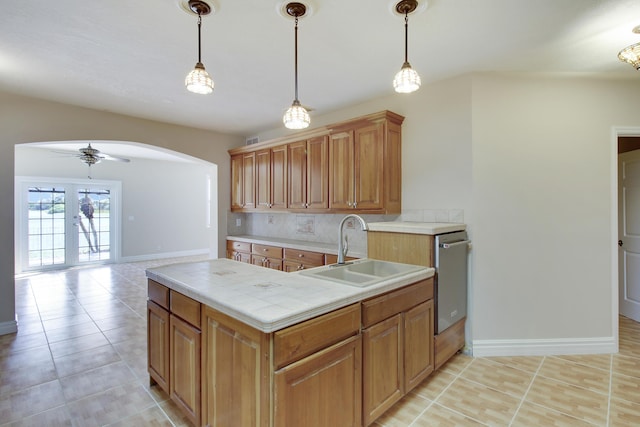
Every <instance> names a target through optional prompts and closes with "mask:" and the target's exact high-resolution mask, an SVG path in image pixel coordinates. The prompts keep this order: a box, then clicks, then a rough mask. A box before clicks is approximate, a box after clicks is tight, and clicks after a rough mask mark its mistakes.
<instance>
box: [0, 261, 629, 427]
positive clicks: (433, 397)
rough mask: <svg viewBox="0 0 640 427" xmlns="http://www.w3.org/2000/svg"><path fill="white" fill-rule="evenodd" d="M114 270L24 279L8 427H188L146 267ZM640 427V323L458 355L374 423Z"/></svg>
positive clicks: (2, 425) (4, 383) (0, 424)
mask: <svg viewBox="0 0 640 427" xmlns="http://www.w3.org/2000/svg"><path fill="white" fill-rule="evenodd" d="M176 261H184V259H180V260H162V261H158V262H147V263H132V264H117V265H109V266H99V267H93V268H83V269H71V270H65V271H60V272H51V273H46V274H35V275H31V276H25V277H21V278H17V279H16V311H17V313H18V316H19V324H20V327H19V332H18V334H11V335H4V336H0V427H6V426H38V427H40V426H76V427H84V426H107V425H108V426H185V425H187V426H188V425H189V424H188V422H186V421H185V420H184V419H183V418H182V417H181V416H180V414H179V412H178V411H177V409H176V407H175V406H174V405H173V404H172V402H171V401H170V400H169V399H168V396H167V395H166V394H165V393H163V392H161V391H158V390H157V388H156V387H149V382H148V376H147V373H146V279H145V275H144V270H145V268H147V267H151V266H156V265H161V264H168V263H171V262H176ZM483 425H484V426H572V427H573V426H609V427H614V426H638V425H640V324H638V323H636V322H633V321H631V320H629V319H626V318H624V317H621V318H620V353H618V354H614V355H591V356H565V357H496V358H471V357H468V356H464V355H458V356H456V357H454V358H453V359H452V360H451V361H450V362H449V363H447V364H446V365H445V366H444V367H442V368H441V369H440V370H439V371H438V372H437V373H436V374H434V375H432V376H431V377H430V378H428V379H427V380H426V381H425V382H423V383H422V384H420V385H419V386H418V387H417V388H416V389H415V390H414V391H413V392H411V393H410V394H409V395H407V396H406V397H405V398H404V399H403V400H401V401H400V402H398V404H396V405H395V406H394V407H393V408H391V409H390V410H389V411H388V412H387V413H386V414H384V415H383V416H382V417H381V418H380V419H379V420H378V421H377V422H376V423H375V426H376V427H400V426H401V427H406V426H483Z"/></svg>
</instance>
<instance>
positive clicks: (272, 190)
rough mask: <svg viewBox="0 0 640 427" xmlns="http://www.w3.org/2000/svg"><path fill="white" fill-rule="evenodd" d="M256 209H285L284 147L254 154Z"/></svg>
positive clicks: (285, 172) (285, 154)
mask: <svg viewBox="0 0 640 427" xmlns="http://www.w3.org/2000/svg"><path fill="white" fill-rule="evenodd" d="M255 161H256V191H255V193H256V208H257V209H285V208H286V207H287V147H286V146H285V145H282V146H279V147H273V148H267V149H264V150H259V151H257V152H256V158H255Z"/></svg>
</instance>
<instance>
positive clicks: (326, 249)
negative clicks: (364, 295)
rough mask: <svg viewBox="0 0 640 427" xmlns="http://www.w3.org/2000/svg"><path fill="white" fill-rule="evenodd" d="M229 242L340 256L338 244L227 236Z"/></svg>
mask: <svg viewBox="0 0 640 427" xmlns="http://www.w3.org/2000/svg"><path fill="white" fill-rule="evenodd" d="M227 240H236V241H238V242H248V243H258V244H261V245H278V246H280V247H282V248H290V249H298V250H301V251H312V252H321V253H325V254H332V255H337V254H338V244H337V243H336V244H333V243H321V242H307V241H304V240H293V239H283V238H280V237H264V236H249V235H240V236H227ZM349 256H350V257H354V258H366V256H367V254H366V253H361V252H358V251H353V250H351V251H349Z"/></svg>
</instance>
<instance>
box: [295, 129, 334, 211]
mask: <svg viewBox="0 0 640 427" xmlns="http://www.w3.org/2000/svg"><path fill="white" fill-rule="evenodd" d="M287 150H288V160H289V165H288V180H289V185H288V204H287V208H289V209H295V210H297V209H327V208H328V207H329V199H328V197H329V191H328V176H329V175H328V174H329V165H328V160H329V144H328V137H327V136H319V137H316V138H311V139H308V140H304V141H297V142H292V143H290V144H288V145H287Z"/></svg>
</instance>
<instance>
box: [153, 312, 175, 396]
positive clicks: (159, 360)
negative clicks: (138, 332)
mask: <svg viewBox="0 0 640 427" xmlns="http://www.w3.org/2000/svg"><path fill="white" fill-rule="evenodd" d="M147 325H148V326H147V348H148V351H147V366H148V370H149V376H150V377H151V384H152V385H153V384H154V383H155V384H158V386H159V387H160V388H161V389H163V390H164V391H165V392H166V393H170V391H169V312H168V311H167V310H165V309H164V308H162V307H160V306H159V305H158V304H156V303H154V302H153V301H147Z"/></svg>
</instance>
